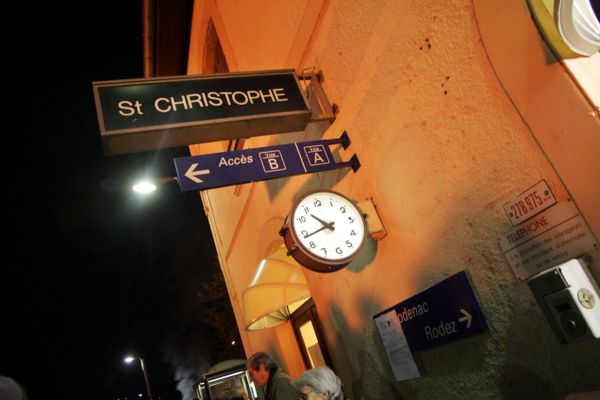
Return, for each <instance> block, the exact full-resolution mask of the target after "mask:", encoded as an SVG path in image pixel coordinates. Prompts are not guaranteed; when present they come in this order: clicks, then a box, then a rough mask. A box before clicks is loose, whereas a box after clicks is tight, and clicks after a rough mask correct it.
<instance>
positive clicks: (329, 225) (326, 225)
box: [310, 214, 335, 233]
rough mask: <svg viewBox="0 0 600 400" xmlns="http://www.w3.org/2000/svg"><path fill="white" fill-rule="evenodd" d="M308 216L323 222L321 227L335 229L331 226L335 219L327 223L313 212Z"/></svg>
mask: <svg viewBox="0 0 600 400" xmlns="http://www.w3.org/2000/svg"><path fill="white" fill-rule="evenodd" d="M310 216H311V217H313V218H314V219H316V220H317V221H319V222H320V223H321V224H323V228H327V229H329V230H331V231H334V230H335V228H334V227H333V224H335V221H331V222H329V223H328V222H325V221H323V220H322V219H321V218H319V217H317V216H315V215H314V214H310ZM313 233H314V232H313Z"/></svg>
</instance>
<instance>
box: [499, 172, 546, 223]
mask: <svg viewBox="0 0 600 400" xmlns="http://www.w3.org/2000/svg"><path fill="white" fill-rule="evenodd" d="M554 204H556V199H555V198H554V195H553V194H552V191H551V190H550V188H549V187H548V184H547V183H546V181H545V180H541V181H539V182H538V183H536V184H535V185H533V186H532V187H530V188H529V189H527V190H526V191H524V192H523V193H521V194H520V195H518V196H517V197H515V198H513V199H511V200H510V201H509V202H507V203H505V204H504V211H505V212H506V214H507V215H508V218H510V221H511V222H512V224H513V225H518V224H520V223H522V222H523V221H526V220H528V219H529V218H531V217H533V216H534V215H536V214H539V213H540V212H542V211H544V210H545V209H547V208H548V207H550V206H552V205H554Z"/></svg>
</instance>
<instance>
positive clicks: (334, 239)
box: [280, 190, 367, 272]
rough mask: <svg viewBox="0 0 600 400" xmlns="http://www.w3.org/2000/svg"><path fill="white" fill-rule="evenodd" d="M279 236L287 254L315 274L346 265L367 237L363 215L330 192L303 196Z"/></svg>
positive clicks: (354, 206) (337, 194)
mask: <svg viewBox="0 0 600 400" xmlns="http://www.w3.org/2000/svg"><path fill="white" fill-rule="evenodd" d="M280 233H281V235H282V236H283V239H284V242H285V245H286V247H287V249H288V252H289V254H290V255H291V256H292V257H294V258H295V259H296V261H298V262H299V263H300V264H301V265H303V266H305V267H306V268H308V269H310V270H313V271H317V272H333V271H337V270H339V269H340V268H343V267H345V266H346V265H348V264H349V263H350V262H351V261H352V260H353V259H354V258H355V257H356V256H357V255H358V253H360V251H361V249H362V247H363V245H364V244H365V240H366V237H367V229H366V223H365V220H364V217H363V213H362V211H361V210H360V209H359V208H358V207H357V206H356V205H355V204H354V203H353V202H352V201H351V200H350V199H348V198H347V197H345V196H343V195H341V194H339V193H336V192H332V191H329V190H317V191H314V192H310V193H307V194H305V195H303V196H302V197H301V198H300V199H299V200H298V201H297V202H296V203H295V204H294V205H293V207H292V209H291V211H290V213H289V215H288V216H287V219H286V221H285V224H284V226H283V228H282V229H281V232H280Z"/></svg>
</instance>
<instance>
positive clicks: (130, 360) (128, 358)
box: [123, 356, 152, 400]
mask: <svg viewBox="0 0 600 400" xmlns="http://www.w3.org/2000/svg"><path fill="white" fill-rule="evenodd" d="M134 360H140V365H141V366H142V372H143V373H144V382H146V394H147V395H148V399H149V400H152V392H151V391H150V382H149V381H148V373H147V372H146V366H145V365H144V359H143V358H142V357H132V356H127V357H125V359H123V361H124V362H125V363H126V364H131V363H132V362H133V361H134Z"/></svg>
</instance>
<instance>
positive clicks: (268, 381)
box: [246, 352, 298, 400]
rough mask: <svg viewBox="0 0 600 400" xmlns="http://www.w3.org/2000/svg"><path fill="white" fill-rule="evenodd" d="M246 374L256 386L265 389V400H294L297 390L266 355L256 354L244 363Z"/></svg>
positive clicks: (262, 353) (290, 380)
mask: <svg viewBox="0 0 600 400" xmlns="http://www.w3.org/2000/svg"><path fill="white" fill-rule="evenodd" d="M246 368H247V369H248V373H249V374H250V376H251V377H252V379H253V380H254V382H256V384H257V385H258V386H262V387H264V388H265V400H296V398H297V396H298V390H297V389H296V387H295V386H294V382H293V381H292V378H290V377H289V375H288V374H286V373H285V372H284V371H283V370H282V369H281V368H279V367H278V366H277V364H276V363H275V361H273V359H272V358H271V356H269V355H268V354H267V353H264V352H258V353H255V354H253V355H252V356H250V358H249V359H248V361H246Z"/></svg>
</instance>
